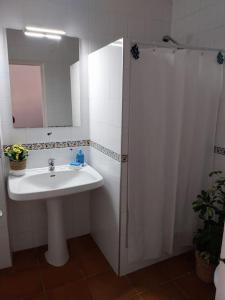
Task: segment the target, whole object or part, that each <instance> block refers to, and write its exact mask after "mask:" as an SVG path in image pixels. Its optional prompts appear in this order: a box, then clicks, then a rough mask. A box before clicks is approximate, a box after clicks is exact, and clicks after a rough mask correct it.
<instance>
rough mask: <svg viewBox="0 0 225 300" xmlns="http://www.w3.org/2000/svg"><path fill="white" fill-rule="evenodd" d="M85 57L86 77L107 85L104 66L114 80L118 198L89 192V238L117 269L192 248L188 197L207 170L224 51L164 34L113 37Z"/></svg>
mask: <svg viewBox="0 0 225 300" xmlns="http://www.w3.org/2000/svg"><path fill="white" fill-rule="evenodd" d="M115 46H116V47H115ZM118 46H119V47H122V48H123V49H122V52H120V51H119V50H116V49H121V48H118ZM107 49H108V50H107ZM118 51H119V52H118ZM109 53H110V54H109ZM116 53H117V54H116ZM119 53H122V58H121V55H120V54H119ZM90 57H91V64H90V65H91V74H92V75H91V77H90V78H89V81H90V82H92V85H94V86H98V87H100V86H104V89H106V88H107V86H109V87H111V85H110V84H111V81H110V79H109V81H107V76H108V78H112V75H111V71H113V72H114V73H113V78H117V79H118V78H121V96H120V94H119V93H118V95H119V96H118V99H120V100H119V102H116V103H117V105H118V103H119V106H118V107H120V110H119V108H118V111H121V128H120V127H119V126H120V125H118V126H117V127H118V128H119V129H121V132H119V133H118V131H117V135H118V139H117V142H118V144H116V145H117V149H119V148H120V149H121V152H120V153H119V155H120V163H117V165H118V166H117V167H118V168H119V169H120V178H119V176H118V181H117V183H115V185H116V184H117V185H118V186H117V190H118V189H119V194H118V199H117V198H115V194H114V196H112V195H113V193H112V194H110V193H105V197H103V198H104V201H103V199H102V200H100V193H99V194H97V192H96V194H95V195H96V197H95V196H94V198H96V200H93V201H92V203H93V206H94V205H95V207H97V208H98V209H97V211H96V212H94V213H93V216H92V219H93V220H94V223H96V224H95V226H93V227H95V230H94V236H95V237H96V238H95V240H97V242H98V241H99V243H98V245H99V247H100V248H101V250H102V252H103V253H104V255H105V256H106V258H107V259H108V261H109V262H110V263H111V265H112V267H113V269H114V270H115V271H116V272H117V273H118V274H120V275H124V274H127V273H130V272H133V271H135V270H137V269H140V268H143V267H145V266H148V265H151V264H154V263H156V262H158V261H161V260H164V259H166V258H168V257H170V256H174V255H178V254H180V253H183V252H185V251H188V250H190V249H192V238H193V232H194V231H195V230H196V226H197V225H198V224H197V219H196V216H195V215H194V213H193V211H192V202H193V201H194V200H195V199H196V196H197V195H198V194H199V192H200V191H201V190H202V189H205V188H206V187H207V186H208V183H209V182H208V174H209V173H210V172H211V171H212V170H214V157H215V155H214V148H215V136H216V128H217V119H218V111H219V105H220V99H221V94H222V89H223V55H222V53H220V52H219V50H214V49H201V48H190V47H186V46H184V45H180V44H178V43H177V42H176V41H174V40H173V39H172V38H170V37H168V36H166V37H164V38H163V42H162V43H160V44H157V45H156V44H149V45H148V44H142V43H131V42H130V41H129V40H127V39H123V43H122V45H121V43H120V44H119V45H118V43H117V42H113V43H111V44H110V45H108V46H106V47H104V48H102V49H100V50H98V51H97V54H91V56H90ZM109 58H110V60H109ZM109 61H110V64H111V66H109ZM112 62H113V64H112ZM101 64H102V65H101ZM97 65H99V67H98V68H97ZM116 65H118V66H119V65H122V68H121V69H120V68H119V67H117V69H118V70H119V69H120V72H122V74H121V73H119V72H118V71H116V70H117V69H116V68H115V66H116ZM93 66H95V67H93ZM112 66H113V67H112ZM96 70H97V71H96ZM97 79H98V80H97ZM103 83H104V84H103ZM119 86H120V84H119V83H118V84H117V87H119ZM113 87H114V86H112V87H111V88H113ZM103 92H104V90H103V91H102V90H101V88H100V89H95V92H92V89H91V90H90V96H91V99H93V101H92V102H91V103H92V105H91V116H90V120H92V119H95V122H97V121H101V119H100V118H99V119H98V120H97V118H98V117H97V115H96V114H95V115H94V113H93V114H92V111H94V110H95V111H97V112H98V114H99V113H100V111H102V110H103V109H102V105H103V104H104V103H105V102H104V101H105V100H104V99H102V100H101V101H102V102H101V101H100V98H101V97H102V94H100V93H103ZM92 94H93V95H92ZM98 94H99V95H98ZM109 94H110V91H109ZM107 95H108V94H107V93H106V96H107ZM104 97H105V96H104ZM104 97H102V98H104ZM118 99H117V100H118ZM101 103H102V104H101ZM103 117H104V118H106V115H105V113H103V115H102V118H103ZM109 118H110V115H109ZM91 122H92V121H91ZM93 124H94V123H93ZM119 124H120V123H119ZM91 128H92V123H91ZM90 138H91V140H92V138H93V139H96V138H97V135H96V134H95V136H94V137H92V135H91V137H90ZM99 138H102V135H99ZM106 146H107V145H106ZM95 167H96V168H97V169H98V168H100V167H99V166H98V165H96V166H95ZM105 168H106V165H105V167H104V169H105ZM99 171H101V172H103V171H104V170H100V169H99ZM110 172H111V171H110ZM107 176H108V173H107V172H105V174H104V178H105V179H106V180H105V181H106V182H107V180H108V178H107ZM112 180H114V178H113V177H112V178H111V179H110V180H109V181H110V182H112ZM113 189H114V190H115V186H114V187H113ZM113 189H112V188H110V190H113ZM94 198H93V199H94ZM97 199H99V200H97ZM95 201H96V202H95ZM95 203H98V205H96V204H95ZM112 220H113V221H112Z"/></svg>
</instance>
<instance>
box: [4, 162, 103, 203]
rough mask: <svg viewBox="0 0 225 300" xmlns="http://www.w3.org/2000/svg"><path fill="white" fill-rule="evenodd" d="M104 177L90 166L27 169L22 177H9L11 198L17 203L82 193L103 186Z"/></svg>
mask: <svg viewBox="0 0 225 300" xmlns="http://www.w3.org/2000/svg"><path fill="white" fill-rule="evenodd" d="M102 184H103V178H102V176H101V175H100V174H99V173H98V172H97V171H96V170H94V169H93V168H92V167H90V166H88V165H87V166H85V167H82V168H81V169H80V170H72V169H71V168H70V167H69V166H56V167H55V170H54V171H51V172H50V171H49V169H48V168H36V169H27V170H26V174H25V175H24V176H21V177H15V176H12V175H9V177H8V192H9V197H10V198H11V199H12V200H15V201H27V200H39V199H46V198H52V197H58V196H65V195H69V194H75V193H80V192H84V191H88V190H92V189H95V188H98V187H100V186H102Z"/></svg>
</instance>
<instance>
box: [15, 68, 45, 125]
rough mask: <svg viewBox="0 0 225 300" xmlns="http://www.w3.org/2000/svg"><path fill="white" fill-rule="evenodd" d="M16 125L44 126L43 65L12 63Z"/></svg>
mask: <svg viewBox="0 0 225 300" xmlns="http://www.w3.org/2000/svg"><path fill="white" fill-rule="evenodd" d="M10 81H11V96H12V111H13V116H14V118H15V123H14V127H17V128H18V127H29V128H33V127H43V89H42V79H41V67H40V66H31V65H10Z"/></svg>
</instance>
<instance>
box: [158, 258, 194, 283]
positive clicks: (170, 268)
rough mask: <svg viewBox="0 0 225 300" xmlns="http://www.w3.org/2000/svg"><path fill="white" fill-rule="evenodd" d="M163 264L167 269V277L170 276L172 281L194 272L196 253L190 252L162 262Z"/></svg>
mask: <svg viewBox="0 0 225 300" xmlns="http://www.w3.org/2000/svg"><path fill="white" fill-rule="evenodd" d="M161 264H162V265H163V266H164V267H165V268H166V272H167V276H169V278H170V279H174V278H176V277H179V276H182V275H184V274H187V273H190V272H193V271H194V269H195V257H194V252H188V253H184V254H182V255H179V256H175V257H173V258H170V259H168V260H166V261H164V262H162V263H161Z"/></svg>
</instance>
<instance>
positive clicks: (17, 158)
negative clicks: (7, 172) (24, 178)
mask: <svg viewBox="0 0 225 300" xmlns="http://www.w3.org/2000/svg"><path fill="white" fill-rule="evenodd" d="M4 154H5V156H6V157H8V158H9V164H10V169H11V174H12V175H17V176H21V175H24V173H25V170H26V161H27V157H28V150H27V149H26V148H25V147H24V146H23V145H17V144H14V145H12V146H8V147H6V148H5V150H4Z"/></svg>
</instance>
